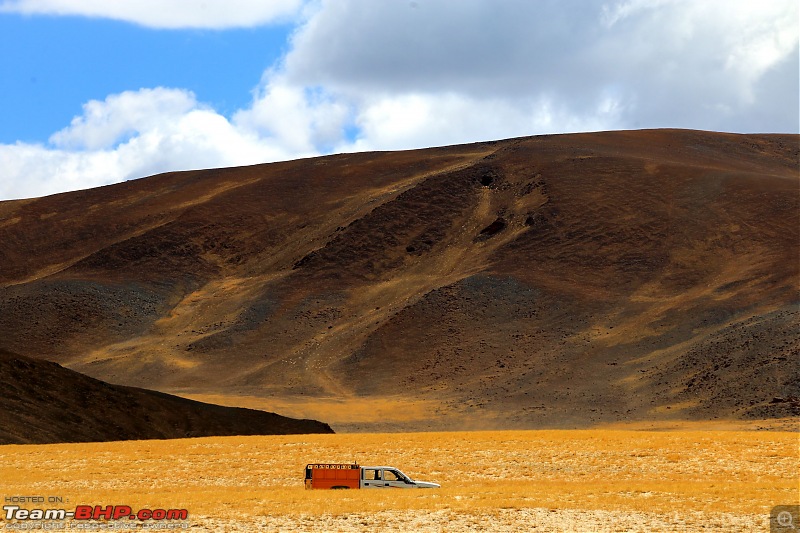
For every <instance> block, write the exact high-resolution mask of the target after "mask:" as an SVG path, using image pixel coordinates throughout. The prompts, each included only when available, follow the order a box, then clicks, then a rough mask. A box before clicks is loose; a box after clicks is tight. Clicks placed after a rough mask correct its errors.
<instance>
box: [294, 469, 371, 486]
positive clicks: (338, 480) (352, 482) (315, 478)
mask: <svg viewBox="0 0 800 533" xmlns="http://www.w3.org/2000/svg"><path fill="white" fill-rule="evenodd" d="M360 481H361V468H360V467H359V466H358V465H357V464H309V465H306V481H305V483H306V488H307V489H357V488H359V483H360Z"/></svg>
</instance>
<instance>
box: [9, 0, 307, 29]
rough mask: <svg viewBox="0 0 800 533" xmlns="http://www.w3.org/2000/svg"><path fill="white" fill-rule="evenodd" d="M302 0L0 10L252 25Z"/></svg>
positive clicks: (187, 24) (20, 0)
mask: <svg viewBox="0 0 800 533" xmlns="http://www.w3.org/2000/svg"><path fill="white" fill-rule="evenodd" d="M301 3H302V2H301V0H268V1H264V0H205V1H203V2H198V1H195V0H135V1H130V0H122V1H120V0H110V1H109V0H4V1H3V2H2V3H0V12H6V13H20V14H25V15H73V16H84V17H97V18H108V19H114V20H121V21H125V22H132V23H134V24H139V25H142V26H147V27H150V28H159V29H176V28H208V29H224V28H237V27H238V28H241V27H254V26H260V25H263V24H267V23H270V22H274V21H276V20H281V19H285V18H287V17H289V16H292V15H293V14H295V13H296V12H297V11H298V9H299V8H300V6H301Z"/></svg>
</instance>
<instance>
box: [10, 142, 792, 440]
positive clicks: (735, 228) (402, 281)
mask: <svg viewBox="0 0 800 533" xmlns="http://www.w3.org/2000/svg"><path fill="white" fill-rule="evenodd" d="M798 154H799V149H798V136H797V135H733V134H723V133H709V132H699V131H683V130H652V131H631V132H607V133H589V134H573V135H557V136H539V137H530V138H520V139H511V140H505V141H497V142H488V143H478V144H472V145H464V146H451V147H444V148H433V149H426V150H415V151H405V152H385V153H362V154H343V155H336V156H328V157H320V158H314V159H306V160H299V161H292V162H286V163H275V164H266V165H257V166H251V167H244V168H230V169H216V170H199V171H192V172H180V173H170V174H163V175H159V176H153V177H150V178H145V179H140V180H135V181H129V182H126V183H121V184H118V185H112V186H108V187H102V188H97V189H92V190H87V191H81V192H74V193H67V194H60V195H55V196H49V197H45V198H38V199H31V200H20V201H10V202H2V203H0V243H2V248H0V347H2V348H5V349H7V350H10V351H13V352H16V353H20V354H24V355H27V356H31V357H35V358H40V359H46V360H50V361H55V362H58V363H60V364H63V365H65V366H67V367H69V368H72V369H74V370H77V371H79V372H82V373H85V374H88V375H90V376H93V377H95V378H99V379H103V380H105V381H109V382H112V383H119V384H124V385H129V386H144V387H148V388H154V389H158V390H160V391H163V392H170V393H174V394H180V395H184V396H187V397H194V398H203V399H210V400H213V401H216V402H220V403H226V404H229V405H248V406H255V407H259V408H265V409H268V410H275V411H278V412H281V413H283V414H289V415H291V416H302V417H314V418H320V419H323V420H326V421H328V422H331V423H332V424H333V425H334V427H335V428H337V427H338V428H342V429H401V428H402V429H425V428H465V427H466V428H468V427H493V428H504V427H528V428H535V427H586V426H592V425H598V424H608V423H615V422H625V421H629V422H632V421H673V420H675V421H680V420H713V419H718V420H769V419H778V418H786V417H790V416H796V415H798V414H800V404H799V403H798V401H799V400H798V397H800V365H798V364H797V361H798V355H800V333H798V331H799V330H798V318H800V313H799V312H798V302H800V298H798V291H797V289H798V280H799V279H800V277H799V274H800V272H798V268H799V267H800V261H799V259H800V257H798V250H800V247H799V246H798V244H800V234H799V229H800V224H798V222H799V217H798V215H799V214H800V206H799V205H798V203H799V200H800V195H799V194H798V192H800V188H799V186H800V180H799V179H798V157H799V156H798Z"/></svg>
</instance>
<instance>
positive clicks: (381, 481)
mask: <svg viewBox="0 0 800 533" xmlns="http://www.w3.org/2000/svg"><path fill="white" fill-rule="evenodd" d="M361 488H362V489H385V488H393V489H438V488H439V484H438V483H428V482H427V481H414V480H413V479H411V478H410V477H408V476H407V475H405V474H404V473H403V472H401V471H400V470H398V469H397V468H394V467H392V466H362V467H361Z"/></svg>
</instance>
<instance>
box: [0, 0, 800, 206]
mask: <svg viewBox="0 0 800 533" xmlns="http://www.w3.org/2000/svg"><path fill="white" fill-rule="evenodd" d="M232 1H233V0H231V1H227V0H226V2H225V4H224V5H225V6H226V8H225V9H224V11H226V12H230V13H220V14H219V20H220V21H223V22H220V24H223V25H225V24H233V22H224V21H230V20H233V19H235V18H236V17H238V16H239V15H238V14H237V11H240V10H239V9H237V8H236V7H235V6H236V5H238V4H235V2H234V3H231V2H232ZM239 1H240V2H241V5H242V6H250V7H247V9H244V11H245V12H246V11H248V10H251V12H250V20H252V19H253V18H252V17H254V15H253V14H254V13H255V11H252V10H257V9H258V7H257V5H259V6H260V5H261V4H262V2H257V1H253V2H246V1H245V0H239ZM0 2H2V0H0ZM145 3H146V2H142V3H139V5H143V4H145ZM62 4H64V5H70V6H73V7H74V6H83V7H81V9H82V11H81V13H82V14H90V11H91V10H95V11H92V13H95V16H112V15H109V14H108V12H111V11H114V10H134V11H135V10H137V9H138V8H134V7H130V6H128V7H124V8H123V7H118V6H117V4H123V2H100V1H97V2H90V1H89V0H74V1H67V0H16V1H9V0H6V1H5V2H4V3H2V4H0V6H2V8H0V9H3V10H6V11H8V10H10V9H12V8H13V9H16V10H17V11H22V6H27V7H26V9H28V10H29V11H30V12H35V11H34V8H36V9H39V10H40V11H39V12H44V11H41V10H44V9H45V7H47V6H50V7H48V9H53V10H54V9H55V8H54V7H52V6H61V5H62ZM124 4H133V3H128V2H124ZM189 4H190V5H192V6H194V2H187V3H186V4H183V3H179V2H173V3H172V4H171V5H172V8H173V9H171V10H170V9H167V10H166V11H163V10H162V9H160V8H157V9H156V8H152V6H151V9H143V12H144V11H147V12H149V13H161V14H159V15H158V16H159V17H161V16H163V20H162V21H161V22H158V23H156V22H143V20H144V19H141V20H139V19H136V21H137V22H138V23H140V24H150V25H155V26H157V27H169V24H175V25H177V24H178V22H176V21H178V20H181V19H182V17H183V15H182V14H180V13H179V12H180V11H181V9H179V8H177V7H175V6H184V5H189ZM205 4H206V5H212V6H213V5H214V4H213V3H212V2H206V3H205ZM158 5H159V6H162V5H165V3H164V2H158ZM274 5H279V6H283V8H285V9H283V11H282V12H291V11H293V10H294V11H296V12H302V19H301V20H300V22H298V26H297V28H296V30H295V32H294V34H293V36H292V38H291V42H290V43H289V45H290V46H289V49H288V52H287V53H286V54H285V56H284V57H283V58H282V60H281V61H280V62H279V63H278V64H276V65H272V66H270V67H269V68H268V69H267V70H266V72H265V74H264V77H263V80H262V83H261V84H260V86H259V87H257V88H255V90H254V91H253V93H252V95H253V98H252V101H251V103H250V104H249V105H248V106H246V107H245V108H243V109H240V110H238V111H236V112H234V113H233V114H232V115H230V116H229V117H225V116H222V115H221V114H219V113H218V112H216V111H215V110H214V109H211V108H209V107H208V106H204V105H203V104H202V103H200V102H198V100H197V98H196V97H195V95H194V94H192V93H190V92H188V91H184V90H180V89H163V88H156V89H142V90H139V91H132V92H125V93H122V94H118V95H111V96H109V97H108V98H106V99H105V100H103V101H92V102H89V103H87V104H86V105H85V106H84V109H83V113H82V114H81V115H80V116H78V117H76V118H75V119H74V120H73V121H72V123H71V124H70V125H69V126H67V127H66V128H64V129H63V130H62V131H59V132H57V133H55V134H54V135H53V136H52V137H51V139H50V140H49V143H48V144H46V145H30V144H21V143H17V144H15V145H0V168H2V169H3V172H5V174H6V176H9V179H6V180H3V181H2V182H0V197H4V198H11V197H20V196H33V195H38V194H45V193H50V192H55V191H62V190H70V189H74V188H80V187H88V186H95V185H101V184H105V183H112V182H115V181H119V180H123V179H128V178H132V177H140V176H145V175H149V174H154V173H157V172H162V171H167V170H179V169H188V168H201V167H214V166H224V165H242V164H250V163H255V162H261V161H276V160H280V159H292V158H297V157H303V156H312V155H318V154H322V153H330V152H339V151H357V150H373V149H403V148H417V147H425V146H434V145H444V144H453V143H462V142H472V141H478V140H487V139H499V138H505V137H513V136H522V135H533V134H539V133H558V132H569V131H589V130H606V129H627V128H651V127H683V128H697V129H707V130H720V131H734V132H759V131H761V132H769V131H773V132H797V131H798V129H800V126H798V113H799V112H800V110H799V109H798V98H797V94H798V91H799V90H800V87H798V85H799V84H800V81H798V79H799V78H800V76H798V70H799V69H798V43H799V42H800V37H799V31H798V26H799V24H798V18H799V17H800V13H799V11H800V7H799V6H798V3H797V2H796V0H772V1H770V2H760V3H756V2H752V1H750V0H704V1H703V2H697V1H695V0H617V1H607V2H600V1H598V2H586V1H585V0H539V1H536V2H531V1H529V0H505V1H503V2H492V1H487V0H461V1H459V2H458V6H457V7H454V5H453V3H452V2H450V1H445V0H418V1H409V2H406V1H392V2H375V1H372V0H318V1H315V2H313V3H310V4H307V5H304V6H302V7H299V8H298V3H297V2H289V1H287V2H285V3H279V4H274ZM274 5H273V7H272V8H271V9H278V8H275V7H274ZM37 6H38V7H37ZM253 6H256V7H253ZM59 9H61V8H59ZM63 9H66V8H63ZM75 9H77V8H75ZM209 9H210V8H209ZM215 9H216V8H215ZM298 9H299V10H300V11H297V10H298ZM103 10H105V11H103ZM100 11H103V13H106V14H101V13H100ZM50 12H53V13H59V12H61V11H52V10H51V11H50ZM64 12H66V11H64ZM69 12H70V13H74V12H75V11H69ZM121 12H122V11H114V13H121ZM164 13H165V14H164ZM271 13H275V12H271ZM114 16H115V17H117V15H114ZM127 16H128V15H126V17H127ZM142 16H145V15H142ZM148 16H149V15H148ZM153 16H156V15H153ZM198 16H199V15H198ZM261 16H263V17H266V18H269V17H272V16H277V15H274V14H273V15H269V14H266V15H261ZM120 17H121V15H120ZM187 17H189V15H187ZM226 17H227V18H226ZM231 17H232V18H231ZM255 18H257V17H255ZM126 20H134V19H133V18H132V15H131V16H130V17H129V18H127V19H126ZM182 20H183V22H181V23H180V24H182V25H183V26H187V25H192V24H199V22H197V23H195V22H192V23H189V22H187V21H188V20H194V19H191V17H189V18H183V19H182ZM170 21H172V22H170Z"/></svg>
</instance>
